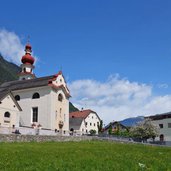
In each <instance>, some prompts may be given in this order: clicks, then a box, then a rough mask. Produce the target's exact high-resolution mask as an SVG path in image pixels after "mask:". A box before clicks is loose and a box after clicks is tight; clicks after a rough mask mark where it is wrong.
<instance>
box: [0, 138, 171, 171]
mask: <svg viewBox="0 0 171 171" xmlns="http://www.w3.org/2000/svg"><path fill="white" fill-rule="evenodd" d="M0 150H1V153H0V170H3V171H6V170H9V171H13V170H16V171H20V170H21V171H25V170H27V171H32V170H34V171H36V170H40V171H53V170H54V171H55V170H58V171H120V170H123V171H134V170H140V171H142V170H153V171H169V170H170V171H171V148H169V147H156V146H146V145H134V144H122V143H114V142H100V141H90V142H88V141H84V142H43V143H36V142H31V143H0ZM141 164H142V165H141ZM143 164H144V165H143Z"/></svg>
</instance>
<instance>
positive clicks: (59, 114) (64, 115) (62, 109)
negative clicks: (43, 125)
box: [51, 90, 69, 132]
mask: <svg viewBox="0 0 171 171" xmlns="http://www.w3.org/2000/svg"><path fill="white" fill-rule="evenodd" d="M59 94H61V95H62V97H63V99H62V102H61V101H58V95H59ZM51 98H52V99H51V101H52V112H51V113H52V118H51V122H52V129H57V130H60V128H59V121H62V122H63V123H64V125H63V127H62V131H65V132H68V130H69V99H68V98H67V97H66V96H65V94H64V93H63V91H62V90H58V91H55V90H54V91H52V96H51Z"/></svg>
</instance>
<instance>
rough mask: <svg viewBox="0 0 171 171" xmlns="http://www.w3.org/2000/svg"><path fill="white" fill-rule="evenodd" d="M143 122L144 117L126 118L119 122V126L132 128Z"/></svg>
mask: <svg viewBox="0 0 171 171" xmlns="http://www.w3.org/2000/svg"><path fill="white" fill-rule="evenodd" d="M143 120H144V116H137V117H134V118H127V119H124V120H122V121H120V123H121V124H123V125H125V126H129V127H131V126H134V125H136V124H137V123H138V122H141V121H143Z"/></svg>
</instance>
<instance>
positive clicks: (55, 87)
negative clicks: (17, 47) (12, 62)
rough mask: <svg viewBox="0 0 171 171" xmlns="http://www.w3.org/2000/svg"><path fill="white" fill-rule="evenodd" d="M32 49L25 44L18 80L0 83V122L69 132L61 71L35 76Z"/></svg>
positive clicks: (66, 99) (66, 95)
mask: <svg viewBox="0 0 171 171" xmlns="http://www.w3.org/2000/svg"><path fill="white" fill-rule="evenodd" d="M31 52H32V47H31V45H30V44H27V45H26V46H25V55H24V56H23V57H22V59H21V61H22V65H21V72H20V73H19V80H18V81H10V82H5V83H3V84H2V85H0V125H1V126H7V127H11V126H15V127H16V126H17V127H20V128H21V127H23V128H32V127H39V128H41V129H42V130H52V131H55V132H60V133H62V134H69V98H70V92H69V90H68V88H67V85H66V81H65V79H64V76H63V74H62V71H59V72H58V73H57V74H55V75H51V76H46V77H41V78H36V76H35V75H34V73H33V69H34V65H33V64H34V57H32V56H31ZM9 92H10V93H9ZM14 106H15V107H14ZM19 111H20V112H19ZM25 133H28V132H25Z"/></svg>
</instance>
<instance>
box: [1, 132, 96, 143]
mask: <svg viewBox="0 0 171 171" xmlns="http://www.w3.org/2000/svg"><path fill="white" fill-rule="evenodd" d="M93 139H94V138H93V137H91V136H78V137H77V136H59V135H56V136H50V135H49V136H48V135H17V134H0V142H32V141H34V142H45V141H56V142H60V141H61V142H62V141H86V140H88V141H90V140H93Z"/></svg>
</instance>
